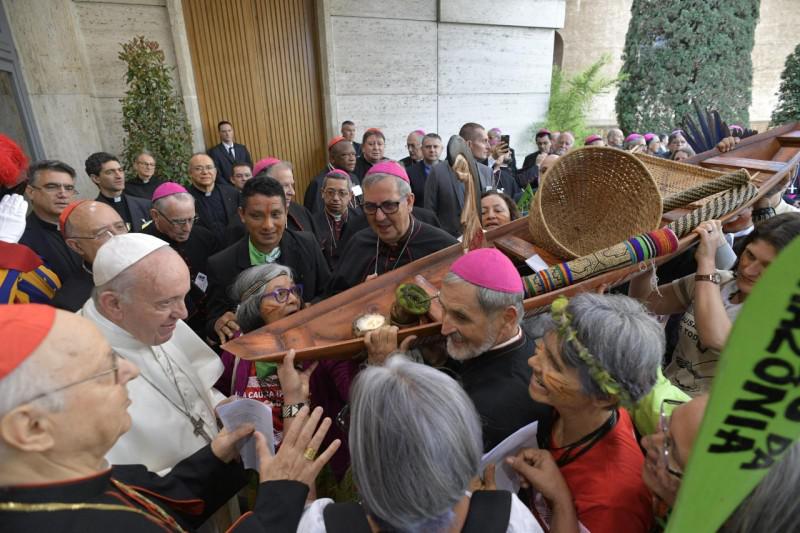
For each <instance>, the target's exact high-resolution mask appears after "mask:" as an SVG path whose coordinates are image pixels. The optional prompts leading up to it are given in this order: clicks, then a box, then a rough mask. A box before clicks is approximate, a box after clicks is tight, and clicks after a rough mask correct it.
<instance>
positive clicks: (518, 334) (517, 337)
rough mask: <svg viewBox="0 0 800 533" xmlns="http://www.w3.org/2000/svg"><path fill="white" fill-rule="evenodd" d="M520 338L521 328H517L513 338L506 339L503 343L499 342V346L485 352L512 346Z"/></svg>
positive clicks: (496, 345)
mask: <svg viewBox="0 0 800 533" xmlns="http://www.w3.org/2000/svg"><path fill="white" fill-rule="evenodd" d="M521 338H522V328H521V327H519V326H517V333H516V334H515V335H514V336H513V337H511V338H510V339H508V340H507V341H505V342H501V343H500V344H495V345H494V346H492V347H491V348H489V350H487V351H493V350H499V349H500V348H505V347H506V346H510V345H512V344H514V343H515V342H517V341H518V340H520V339H521Z"/></svg>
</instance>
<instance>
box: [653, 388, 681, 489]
mask: <svg viewBox="0 0 800 533" xmlns="http://www.w3.org/2000/svg"><path fill="white" fill-rule="evenodd" d="M685 403H686V402H684V401H681V400H672V399H670V398H664V400H662V401H661V409H660V411H659V417H658V420H659V426H660V429H661V433H662V434H663V435H664V444H663V448H662V450H661V458H662V461H663V463H664V468H666V469H667V472H669V473H670V474H672V475H673V476H675V477H677V478H678V479H680V478H682V477H683V472H680V471H678V470H675V469H674V468H672V467H671V466H669V456H670V454H671V452H670V448H671V447H673V446H674V443H673V442H672V436H671V435H670V434H669V422H670V419H671V418H672V411H673V410H674V409H675V408H676V407H677V406H679V405H683V404H685ZM668 405H671V406H672V409H670V411H669V414H667V410H666V406H668ZM673 455H674V454H673Z"/></svg>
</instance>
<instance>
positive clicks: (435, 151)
mask: <svg viewBox="0 0 800 533" xmlns="http://www.w3.org/2000/svg"><path fill="white" fill-rule="evenodd" d="M441 155H442V138H441V137H439V136H438V135H437V134H435V133H429V134H427V135H425V137H423V138H422V161H418V162H416V163H414V164H413V165H411V166H410V167H408V178H409V179H410V180H411V192H413V193H414V207H423V206H424V205H425V182H426V181H427V180H428V175H429V174H430V173H431V169H432V168H433V166H434V165H435V164H437V163H438V162H439V157H440V156H441Z"/></svg>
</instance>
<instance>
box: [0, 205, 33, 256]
mask: <svg viewBox="0 0 800 533" xmlns="http://www.w3.org/2000/svg"><path fill="white" fill-rule="evenodd" d="M27 213H28V202H26V201H25V198H23V197H22V196H20V195H19V194H7V195H6V196H4V197H3V199H2V200H0V241H4V242H9V243H12V244H16V243H18V242H19V240H20V239H21V238H22V234H23V233H25V215H26V214H27Z"/></svg>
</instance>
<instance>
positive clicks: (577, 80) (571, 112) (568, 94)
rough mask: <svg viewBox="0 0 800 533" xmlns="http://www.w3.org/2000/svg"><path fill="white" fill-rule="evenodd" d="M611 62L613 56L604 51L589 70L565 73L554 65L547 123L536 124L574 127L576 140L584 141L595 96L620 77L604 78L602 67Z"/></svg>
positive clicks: (556, 128)
mask: <svg viewBox="0 0 800 533" xmlns="http://www.w3.org/2000/svg"><path fill="white" fill-rule="evenodd" d="M610 62H611V57H610V56H608V55H603V56H602V57H601V58H600V59H599V60H598V61H597V62H595V63H594V64H592V65H590V66H589V67H588V68H587V69H586V70H584V71H582V72H578V73H577V74H575V75H574V76H573V77H571V78H567V77H565V76H564V73H563V72H562V71H561V69H559V68H558V67H553V77H552V80H551V82H550V103H549V104H548V107H547V117H546V119H545V122H544V124H542V125H540V126H538V127H537V129H538V128H546V129H548V130H550V131H571V132H572V133H573V134H574V135H575V144H576V145H578V144H580V143H581V142H583V139H584V138H585V137H586V136H587V135H588V134H589V133H590V131H589V128H588V127H587V126H586V114H587V113H588V112H589V109H590V107H591V105H592V100H594V98H595V96H597V95H599V94H602V93H604V92H607V91H608V90H609V89H610V88H611V87H613V86H614V85H616V84H617V83H618V82H619V81H620V78H605V77H603V76H601V75H600V71H601V70H602V69H603V67H605V66H606V65H608V64H609V63H610Z"/></svg>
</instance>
